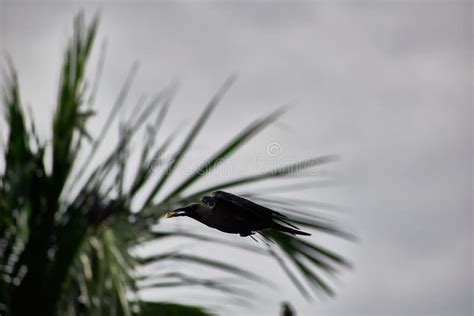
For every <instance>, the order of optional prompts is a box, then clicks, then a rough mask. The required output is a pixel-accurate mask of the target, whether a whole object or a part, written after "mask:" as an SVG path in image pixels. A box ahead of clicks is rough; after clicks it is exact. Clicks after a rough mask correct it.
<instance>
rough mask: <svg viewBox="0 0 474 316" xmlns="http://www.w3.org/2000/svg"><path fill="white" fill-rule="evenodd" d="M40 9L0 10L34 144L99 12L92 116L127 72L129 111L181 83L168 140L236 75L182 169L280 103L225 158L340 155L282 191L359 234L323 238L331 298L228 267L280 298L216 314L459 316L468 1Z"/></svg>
mask: <svg viewBox="0 0 474 316" xmlns="http://www.w3.org/2000/svg"><path fill="white" fill-rule="evenodd" d="M38 2H39V1H1V6H0V10H1V11H0V12H1V15H0V19H1V38H0V40H1V42H0V44H1V48H2V50H3V52H5V51H6V52H8V53H9V54H10V55H11V57H12V59H13V61H14V64H15V66H16V68H17V69H18V73H19V76H20V85H21V89H22V95H23V99H24V100H25V102H26V103H29V104H31V105H32V107H33V111H34V112H35V115H36V117H37V119H38V120H39V125H40V130H41V133H42V134H43V135H45V137H47V135H48V132H47V128H48V125H47V119H48V118H50V117H51V114H52V106H53V104H54V101H55V93H56V82H57V79H58V73H59V66H60V60H61V54H62V51H63V48H64V46H65V44H66V41H67V38H68V36H69V34H70V32H71V27H70V26H71V20H72V17H73V16H74V14H75V13H76V12H77V11H78V9H79V8H85V9H86V11H87V12H91V13H92V12H94V11H95V10H96V9H97V8H100V9H101V15H102V19H101V25H100V33H99V39H100V40H101V41H102V40H103V39H107V59H106V62H105V68H104V73H103V78H102V83H101V86H100V93H99V96H98V99H97V108H98V109H99V112H100V113H103V114H105V113H106V112H107V109H108V108H109V107H110V106H111V104H112V103H113V100H114V98H115V97H116V95H117V93H118V90H119V88H120V86H121V84H122V82H123V80H124V78H125V76H126V74H127V72H128V71H129V69H130V66H131V65H132V64H133V62H134V61H139V63H140V71H139V75H138V77H137V80H136V82H135V88H134V90H133V93H132V100H133V98H134V97H135V98H137V97H138V96H139V95H140V94H142V93H149V94H152V93H154V92H156V91H158V90H159V89H160V88H162V87H163V86H165V85H166V84H168V83H169V82H170V81H172V80H174V79H178V80H179V81H180V83H181V89H180V92H179V94H178V96H177V98H176V100H175V101H176V102H175V106H174V107H173V108H172V111H171V112H172V113H171V114H170V117H169V120H168V121H167V123H166V125H165V130H167V131H172V130H174V128H175V127H176V125H177V124H181V123H184V124H186V123H191V122H192V120H193V118H194V117H195V116H196V115H197V114H198V113H199V111H200V110H201V109H202V107H203V106H204V105H205V103H206V101H207V100H208V99H209V98H210V97H211V96H212V94H213V93H214V92H215V91H216V89H217V88H218V87H219V85H220V84H221V83H222V82H223V80H224V79H225V78H226V77H227V76H228V75H229V74H232V73H237V74H238V75H239V76H238V81H237V82H236V84H235V85H234V87H233V88H232V89H231V91H230V92H229V93H228V95H227V96H226V98H225V100H224V101H223V102H222V104H221V105H220V107H219V108H218V110H217V111H216V113H215V115H214V116H213V118H212V120H211V121H210V123H209V125H208V126H207V128H206V130H205V131H204V132H203V134H202V135H201V136H202V137H200V138H199V139H198V141H197V142H196V144H195V146H194V151H193V155H194V157H193V159H194V158H196V157H201V156H202V157H205V156H207V154H208V153H210V152H212V151H213V150H215V149H217V148H218V147H219V146H220V145H221V144H223V143H225V142H226V140H228V139H229V138H230V137H231V136H233V135H234V134H235V133H237V132H238V131H239V129H241V128H242V127H243V126H245V125H246V124H247V123H248V122H250V120H252V119H253V118H254V117H257V116H260V115H263V114H267V113H269V112H270V111H271V110H273V109H276V108H277V107H279V106H281V105H284V104H288V103H290V104H292V106H291V107H290V110H289V112H288V114H286V115H285V116H284V117H283V118H282V119H281V120H280V122H279V123H278V124H276V125H275V126H274V127H271V128H270V129H269V130H267V131H265V132H264V133H263V134H262V135H261V137H259V138H258V139H256V140H255V141H253V142H252V143H250V144H249V145H248V146H246V147H245V148H244V149H243V151H242V152H241V153H240V154H239V155H238V156H237V160H238V161H245V163H248V164H251V161H252V159H253V158H255V157H264V156H265V154H266V151H267V149H268V146H269V144H276V145H277V146H278V150H279V152H278V154H277V155H275V156H273V157H272V159H274V160H276V161H277V162H282V163H285V162H288V161H289V160H290V161H292V160H294V159H304V158H308V157H312V156H314V155H318V154H327V153H335V154H339V155H340V157H341V158H342V161H341V162H339V163H337V164H336V165H334V166H333V167H331V169H330V170H329V174H330V176H331V177H333V178H335V179H336V182H337V183H339V185H336V186H334V187H330V188H323V189H314V190H306V191H302V192H296V193H294V192H293V193H292V194H296V195H297V196H299V197H303V198H307V199H308V198H310V199H316V200H321V201H324V202H330V203H334V204H338V205H343V206H346V207H345V208H344V210H343V211H342V212H343V214H344V215H343V216H342V217H343V220H344V222H345V224H347V225H348V226H349V227H351V228H353V230H355V231H356V233H357V235H358V236H359V238H360V241H359V242H358V243H357V244H351V243H339V242H337V241H333V240H328V241H327V242H326V243H325V245H327V246H329V247H334V248H337V249H338V250H339V251H342V252H343V253H344V254H345V255H347V256H348V257H349V258H350V260H351V261H352V262H353V263H354V266H355V268H354V270H352V271H347V272H345V273H343V274H342V275H340V277H339V278H338V280H337V281H336V290H337V297H336V298H335V299H326V300H323V301H319V300H318V301H314V302H312V303H307V302H305V301H304V300H302V299H301V298H300V297H299V295H298V293H297V291H296V289H295V288H294V287H293V286H291V284H290V283H289V282H288V280H287V279H286V277H285V276H284V274H283V273H282V272H281V271H280V270H279V269H278V267H277V266H276V265H275V264H274V263H273V262H272V261H266V260H261V259H259V258H253V257H251V256H249V257H242V256H235V257H231V258H232V261H233V262H241V263H242V264H244V265H250V266H254V268H255V270H256V271H259V272H261V273H263V274H265V275H267V276H269V277H271V278H272V279H274V280H276V282H278V284H280V285H284V287H282V288H281V289H280V290H278V291H276V290H270V289H268V288H265V287H262V289H261V291H260V292H261V293H260V295H261V296H262V297H263V298H262V300H261V302H263V303H264V304H262V306H253V307H245V306H237V307H229V310H228V311H227V313H228V314H233V315H276V314H277V310H278V309H279V306H278V302H280V301H281V300H290V301H291V302H292V303H293V304H294V305H295V306H296V309H297V311H299V312H300V315H338V314H346V315H421V314H428V315H433V314H437V315H470V314H471V312H472V305H471V300H472V294H473V293H472V284H473V274H472V273H473V265H472V251H473V247H472V223H473V222H472V193H473V191H472V137H473V134H472V92H471V91H472V59H471V56H472V35H473V34H472V27H471V23H472V4H471V2H461V1H438V2H431V1H377V2H376V1H357V2H356V1H354V2H349V1H337V2H336V3H333V2H332V1H305V2H291V3H290V2H272V1H254V2H251V1H244V2H243V1H235V2H225V1H192V2H185V1H182V2H172V1H133V4H132V1H105V2H101V3H99V2H95V1H87V2H86V3H82V2H81V1H70V2H69V1H64V2H59V1H57V2H56V1H55V2H48V1H41V4H39V3H38ZM60 3H61V4H60ZM98 46H99V45H98ZM97 51H98V50H97ZM97 51H96V52H97ZM95 56H96V55H95ZM101 119H102V116H100V114H99V117H98V118H96V119H95V120H94V121H93V122H94V124H95V125H93V126H92V127H91V129H92V130H96V129H97V128H98V126H99V125H100V122H103V120H101ZM239 159H240V160H239ZM191 160H192V159H191ZM249 168H250V169H258V168H259V166H255V165H251V166H250V167H249ZM239 172H240V173H245V172H246V171H245V170H244V171H242V170H241V171H239ZM225 176H226V175H225V174H216V175H215V176H214V178H212V179H209V180H208V182H207V183H211V182H213V181H215V180H216V179H217V178H221V177H225ZM205 183H206V181H204V182H202V183H200V184H205ZM183 221H184V220H183ZM185 224H186V223H184V224H183V225H185ZM193 227H198V228H196V229H200V230H205V229H206V228H205V227H202V226H193ZM317 236H319V235H317ZM314 238H317V237H314ZM195 247H196V246H195ZM198 247H199V246H198ZM198 251H199V252H201V253H213V254H216V253H217V255H218V256H221V257H224V256H226V257H227V258H229V255H230V254H228V253H226V252H225V251H224V250H219V251H217V250H216V249H213V248H212V247H209V246H207V248H204V247H203V249H198ZM150 295H154V294H150ZM155 295H156V297H159V298H161V297H166V298H169V296H166V295H167V293H159V294H155ZM160 295H164V296H160ZM210 303H212V304H213V305H216V304H215V303H216V302H210Z"/></svg>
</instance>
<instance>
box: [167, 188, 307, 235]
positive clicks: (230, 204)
mask: <svg viewBox="0 0 474 316" xmlns="http://www.w3.org/2000/svg"><path fill="white" fill-rule="evenodd" d="M201 202H202V203H195V204H191V205H188V206H186V207H184V208H180V209H177V210H175V211H174V212H170V213H168V214H167V217H175V216H188V217H191V218H193V219H195V220H197V221H199V222H201V223H203V224H205V225H207V226H209V227H212V228H215V229H218V230H220V231H222V232H225V233H230V234H239V235H240V236H242V237H245V236H250V235H252V234H254V233H256V232H260V231H262V230H265V229H270V228H272V229H276V230H279V231H283V232H285V233H289V234H293V235H310V234H308V233H306V232H303V231H300V230H299V229H298V228H297V227H296V226H294V225H292V224H290V223H289V222H288V221H289V219H288V218H287V217H286V216H285V215H283V214H281V213H279V212H276V211H273V210H271V209H269V208H266V207H264V206H261V205H259V204H256V203H254V202H252V201H249V200H247V199H244V198H242V197H240V196H237V195H234V194H231V193H227V192H223V191H216V192H214V193H213V194H212V195H211V196H204V197H203V198H202V199H201Z"/></svg>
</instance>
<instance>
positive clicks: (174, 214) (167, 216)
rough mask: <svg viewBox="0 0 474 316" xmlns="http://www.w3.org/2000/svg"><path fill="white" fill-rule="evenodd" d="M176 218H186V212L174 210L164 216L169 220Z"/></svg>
mask: <svg viewBox="0 0 474 316" xmlns="http://www.w3.org/2000/svg"><path fill="white" fill-rule="evenodd" d="M176 216H186V211H184V210H183V211H181V210H176V211H172V212H166V214H165V217H166V218H171V217H176Z"/></svg>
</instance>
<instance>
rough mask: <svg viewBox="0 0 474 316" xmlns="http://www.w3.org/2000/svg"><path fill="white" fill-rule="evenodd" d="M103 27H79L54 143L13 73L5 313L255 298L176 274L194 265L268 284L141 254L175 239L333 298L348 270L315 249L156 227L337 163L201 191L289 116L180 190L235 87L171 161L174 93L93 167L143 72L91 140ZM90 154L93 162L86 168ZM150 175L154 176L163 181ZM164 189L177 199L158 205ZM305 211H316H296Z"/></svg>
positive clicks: (271, 235) (4, 151) (179, 308)
mask: <svg viewBox="0 0 474 316" xmlns="http://www.w3.org/2000/svg"><path fill="white" fill-rule="evenodd" d="M97 24H98V19H97V17H96V18H95V19H94V20H93V21H92V22H91V23H90V24H89V25H88V26H86V25H85V22H84V17H83V14H79V15H78V16H77V17H76V18H75V22H74V33H73V36H72V39H71V40H70V43H69V45H68V47H67V49H66V52H65V55H64V61H63V65H62V70H61V79H60V86H59V93H58V100H57V105H56V108H55V112H54V117H53V120H52V125H51V128H52V139H51V141H49V142H46V141H44V140H42V139H41V138H40V137H39V135H38V133H37V131H36V128H35V121H34V117H32V115H29V114H28V113H31V112H27V111H25V107H24V106H23V104H22V102H21V98H20V92H19V91H20V90H19V87H18V80H17V75H16V73H15V71H14V68H13V66H12V63H11V62H9V63H8V67H7V71H6V72H5V74H4V82H3V108H4V111H5V114H6V115H5V119H4V123H2V125H0V126H1V127H3V126H6V130H3V132H4V133H3V134H4V137H3V138H4V139H3V141H2V143H1V144H0V145H1V149H0V157H1V159H3V168H2V169H0V273H1V276H0V314H2V315H27V314H29V311H31V310H32V309H33V310H35V311H38V312H39V311H41V314H42V315H148V314H150V315H209V314H210V311H209V309H207V308H206V307H207V304H206V302H204V303H203V305H204V306H194V305H183V304H178V303H173V302H163V301H161V302H160V301H150V300H144V299H143V297H142V296H141V295H140V293H141V291H142V290H144V289H155V288H174V287H182V286H184V287H190V286H194V285H198V286H204V287H206V288H207V289H208V290H209V291H212V290H218V291H224V292H225V293H227V294H228V295H230V296H232V297H237V298H239V299H240V298H242V297H246V296H247V295H248V293H247V291H242V289H239V288H238V287H237V286H236V285H235V284H233V283H232V282H229V281H225V282H224V281H222V280H218V279H215V278H211V277H206V276H204V277H202V276H201V277H200V278H198V277H196V276H193V275H190V274H187V273H186V272H179V271H178V270H177V269H176V267H179V266H180V265H183V264H186V263H193V264H195V265H200V266H203V267H206V268H210V269H215V270H216V271H221V272H224V273H227V274H230V275H234V276H237V277H239V278H245V279H249V280H248V282H252V280H259V282H260V280H261V278H260V277H258V276H256V275H255V274H254V273H252V272H251V271H247V270H246V269H243V268H241V267H239V266H238V265H235V264H231V263H229V262H225V261H219V260H214V259H210V258H207V257H202V256H197V255H193V254H192V253H189V252H186V251H185V250H172V251H162V250H158V251H152V252H148V253H146V254H143V253H141V254H139V253H140V252H139V251H136V250H137V248H139V246H141V245H144V244H147V243H150V242H154V243H157V242H158V243H162V242H164V241H166V240H170V239H177V240H189V241H193V242H196V243H218V244H221V245H225V246H228V247H233V248H236V249H239V251H246V252H255V253H258V254H260V255H263V256H271V257H273V258H275V260H276V261H277V262H278V264H280V265H281V267H282V269H283V271H284V272H285V273H286V274H288V276H289V277H290V279H291V280H292V282H293V283H294V284H295V285H296V287H297V288H298V289H299V291H300V292H301V293H302V294H303V295H305V296H307V297H310V296H312V294H311V292H309V290H308V287H311V288H312V289H313V290H314V292H315V293H321V292H323V293H326V294H329V295H332V294H333V290H332V288H331V286H330V285H329V284H328V283H327V281H325V279H324V278H322V277H321V273H326V274H333V273H335V272H336V271H338V267H341V266H342V267H343V266H346V267H347V266H349V263H348V262H347V261H346V260H345V259H344V258H342V257H341V256H339V255H337V254H335V253H333V252H332V251H330V250H328V249H326V248H324V247H322V246H321V245H318V244H315V243H313V242H310V241H308V239H299V238H295V237H292V236H288V235H285V234H283V233H280V232H277V231H270V232H265V239H264V240H265V242H263V243H259V244H255V245H249V244H247V243H244V242H242V240H241V239H239V240H237V241H235V239H232V240H230V239H226V238H211V237H209V236H206V235H205V234H201V233H200V232H199V231H197V232H195V231H193V232H191V231H187V230H181V229H173V230H167V231H165V230H162V229H161V225H157V224H158V223H159V220H160V218H161V217H162V215H163V213H164V211H165V210H169V209H174V208H177V207H179V206H182V205H184V204H186V203H189V202H193V201H196V200H198V199H199V198H200V196H201V195H203V194H205V193H208V192H211V191H214V190H216V189H228V188H235V187H239V186H242V185H245V184H249V183H256V182H259V181H263V180H268V179H276V178H285V177H287V176H289V175H292V174H294V173H297V172H298V171H300V170H303V169H306V168H310V167H314V164H315V163H316V164H322V163H326V162H330V161H331V160H332V157H330V156H323V157H317V158H314V159H309V160H306V161H301V162H298V163H295V164H291V165H287V166H283V167H280V168H278V169H276V170H269V171H267V172H263V173H259V174H254V175H248V176H245V177H240V178H236V179H233V180H231V181H226V182H220V183H215V184H214V185H212V186H211V187H209V188H206V189H204V190H198V191H196V190H194V191H193V188H194V184H195V183H196V182H197V181H198V180H200V179H201V178H203V177H205V176H206V175H207V174H208V173H209V171H210V170H212V169H215V168H217V167H218V166H219V164H220V163H221V162H222V161H223V160H224V159H225V158H227V157H229V156H230V155H232V154H233V153H235V152H236V151H237V150H238V149H239V148H240V147H241V146H242V145H244V144H245V143H246V142H248V141H249V140H250V139H252V138H253V137H255V136H256V135H257V134H258V133H259V132H260V131H261V130H262V129H264V128H265V127H267V126H268V125H270V124H271V123H273V122H274V121H275V120H276V119H277V118H278V117H279V116H280V114H281V112H280V111H278V112H275V113H272V114H270V115H268V116H266V117H263V118H259V119H257V120H255V121H253V122H252V123H251V124H250V125H248V126H247V127H246V128H244V129H243V130H242V131H241V132H240V133H239V134H238V135H236V136H235V137H234V138H232V139H231V140H230V141H229V143H228V144H226V145H225V146H223V147H222V148H220V149H219V150H217V151H216V153H215V155H213V156H211V157H210V158H209V159H208V160H207V161H204V162H203V163H202V165H201V166H200V167H199V168H197V170H195V172H194V173H192V174H191V175H190V176H188V177H187V178H185V179H184V180H182V181H181V182H180V183H179V184H178V185H176V186H175V187H174V188H172V189H171V190H169V185H168V183H169V180H170V179H171V178H173V175H174V174H175V173H174V172H175V171H176V169H177V167H178V166H179V164H180V162H181V161H182V159H183V157H184V156H185V155H186V154H187V153H189V150H190V147H191V144H192V143H193V141H194V140H195V138H196V137H197V136H198V134H199V132H200V130H201V129H202V128H203V127H204V125H205V123H206V121H207V120H208V119H209V117H210V115H211V113H212V111H213V110H214V108H215V107H216V106H217V104H218V103H219V101H220V99H221V98H222V97H223V95H224V93H225V91H226V90H227V89H228V88H229V87H230V85H231V83H232V81H233V79H232V78H231V79H229V80H227V81H226V82H225V83H224V85H223V86H222V87H221V88H220V89H219V91H218V92H217V93H216V95H215V96H214V97H213V98H212V99H211V101H210V102H209V104H208V105H207V106H206V107H205V108H204V110H203V112H202V114H201V115H200V116H199V118H198V119H197V121H196V122H195V123H194V125H193V126H192V127H191V129H190V130H189V132H188V134H187V136H186V137H185V140H184V142H183V143H182V144H180V146H179V147H178V149H177V150H176V151H175V152H173V153H171V154H169V155H170V157H171V158H170V159H169V160H168V161H164V160H163V159H162V157H164V156H166V155H167V154H168V152H169V151H170V150H169V147H170V144H172V143H173V142H174V140H175V138H174V137H175V136H174V135H171V136H168V137H166V138H162V137H161V134H160V133H159V128H160V126H161V124H162V123H163V120H164V119H165V116H166V113H167V111H168V109H169V107H170V104H171V101H172V99H173V96H174V93H175V87H174V86H170V87H167V88H165V89H163V90H162V91H161V92H160V93H159V94H158V95H157V96H156V97H155V98H153V99H152V100H149V101H143V100H142V101H141V102H138V104H137V105H136V108H135V109H134V111H133V113H134V114H133V115H131V116H130V117H129V118H128V119H127V120H126V121H124V122H121V123H120V124H119V136H120V137H119V138H118V142H117V144H116V145H115V147H114V149H113V150H112V151H111V152H110V153H108V154H107V155H106V156H105V157H99V158H100V162H99V163H97V164H95V165H94V164H92V163H91V161H94V159H93V158H94V157H95V156H96V153H97V152H98V148H99V147H100V146H101V144H102V142H103V141H104V140H105V139H107V133H108V131H109V129H110V127H111V126H112V125H113V122H114V121H115V120H116V119H117V114H118V113H119V111H120V108H121V107H122V105H123V103H124V102H125V98H126V95H127V92H128V90H129V87H130V84H131V81H132V77H133V75H134V73H135V68H133V69H132V71H131V74H130V77H129V78H128V79H127V81H126V82H125V84H124V87H123V89H122V91H121V92H120V94H119V96H118V98H117V101H116V104H115V105H114V106H113V109H112V111H111V112H110V113H109V115H108V118H107V119H106V121H105V122H104V124H103V127H102V130H101V131H100V132H99V133H98V135H97V136H96V137H94V138H93V137H92V136H90V135H89V133H88V131H87V122H88V120H89V118H90V117H91V116H92V115H93V114H94V111H93V110H92V108H91V106H90V104H91V100H93V98H94V95H95V91H96V89H95V87H96V85H92V86H88V85H87V82H88V81H87V79H86V75H85V74H86V65H87V63H88V60H89V56H90V53H91V50H92V47H93V44H94V41H95V37H96V31H97ZM2 129H3V128H2ZM0 132H2V130H1V129H0ZM5 132H6V133H5ZM137 135H145V137H146V140H145V142H143V144H142V145H141V147H140V148H139V149H138V150H139V152H140V161H139V162H138V165H136V166H130V164H131V162H130V161H129V160H128V159H127V158H128V157H129V155H130V150H131V144H132V141H133V140H135V139H137V137H140V136H137ZM0 140H1V139H0ZM133 150H134V151H136V150H137V148H134V149H133ZM80 155H84V157H86V159H82V160H79V159H78V158H77V157H79V156H80ZM0 161H1V160H0ZM0 166H1V164H0ZM150 166H154V170H153V172H151V171H150ZM131 168H133V170H134V171H133V172H127V176H130V175H131V177H132V181H129V182H130V183H128V182H127V181H125V180H124V179H125V175H126V172H125V170H131ZM163 188H167V189H168V191H170V193H169V194H167V195H165V196H164V197H163V198H161V199H160V200H157V197H158V194H160V193H161V192H163V191H162V190H163ZM188 192H191V193H188ZM246 196H248V197H252V199H254V200H257V201H260V202H261V203H264V204H265V203H266V204H268V205H271V206H272V207H276V208H278V209H279V210H281V211H282V212H292V215H293V217H294V218H295V222H296V223H297V224H299V225H301V226H303V227H306V228H310V229H314V230H318V231H321V232H324V233H329V234H333V235H336V236H340V237H344V238H350V236H349V235H348V234H346V233H344V232H343V231H341V230H340V229H339V228H338V227H336V226H335V225H334V224H333V223H331V222H329V221H327V220H325V219H324V218H322V217H320V216H317V215H315V213H314V212H313V210H314V208H316V207H317V204H314V205H313V204H305V205H306V206H304V207H303V205H301V201H298V200H291V199H286V200H285V199H282V198H280V199H272V200H267V199H265V198H263V197H262V196H261V195H257V194H255V193H253V194H247V195H246ZM298 203H299V204H298ZM295 206H298V208H299V209H303V210H305V211H299V212H295V211H293V210H294V209H295ZM309 206H312V207H309ZM160 263H171V264H172V265H171V267H172V270H171V271H170V270H169V269H168V270H164V269H163V268H160ZM173 269H174V270H173ZM294 271H297V272H294ZM262 282H264V281H262ZM305 282H306V284H305ZM247 298H248V297H247Z"/></svg>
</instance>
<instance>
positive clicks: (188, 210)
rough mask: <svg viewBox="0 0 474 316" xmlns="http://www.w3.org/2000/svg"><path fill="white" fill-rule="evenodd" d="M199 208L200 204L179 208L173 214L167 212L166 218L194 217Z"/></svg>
mask: <svg viewBox="0 0 474 316" xmlns="http://www.w3.org/2000/svg"><path fill="white" fill-rule="evenodd" d="M198 207H199V204H191V205H188V206H185V207H182V208H178V209H176V210H174V211H172V212H167V213H166V215H165V217H166V218H171V217H177V216H189V217H194V216H195V213H196V209H197V208H198Z"/></svg>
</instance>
